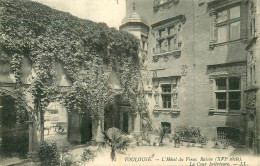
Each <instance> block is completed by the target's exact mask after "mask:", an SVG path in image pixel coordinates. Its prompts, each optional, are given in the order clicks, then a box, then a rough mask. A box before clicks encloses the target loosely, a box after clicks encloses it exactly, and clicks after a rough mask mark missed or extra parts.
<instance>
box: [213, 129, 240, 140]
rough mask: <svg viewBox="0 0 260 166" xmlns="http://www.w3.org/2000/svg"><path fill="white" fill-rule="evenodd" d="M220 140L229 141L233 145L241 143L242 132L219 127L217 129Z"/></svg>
mask: <svg viewBox="0 0 260 166" xmlns="http://www.w3.org/2000/svg"><path fill="white" fill-rule="evenodd" d="M217 135H218V139H221V140H226V139H227V140H229V141H230V142H231V143H237V142H239V138H240V137H239V136H240V131H239V130H238V129H235V128H230V127H218V128H217Z"/></svg>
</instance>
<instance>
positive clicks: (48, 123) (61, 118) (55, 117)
mask: <svg viewBox="0 0 260 166" xmlns="http://www.w3.org/2000/svg"><path fill="white" fill-rule="evenodd" d="M67 135H68V113H67V109H66V107H65V106H64V105H62V104H61V103H59V102H50V103H49V105H48V106H47V109H46V110H45V112H44V140H48V141H55V142H56V143H57V145H58V146H62V145H64V144H66V142H67V140H68V137H67Z"/></svg>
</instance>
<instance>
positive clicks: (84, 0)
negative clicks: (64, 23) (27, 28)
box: [34, 0, 126, 29]
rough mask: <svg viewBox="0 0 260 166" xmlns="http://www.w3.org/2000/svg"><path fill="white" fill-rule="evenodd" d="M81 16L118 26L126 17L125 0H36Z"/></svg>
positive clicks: (110, 25)
mask: <svg viewBox="0 0 260 166" xmlns="http://www.w3.org/2000/svg"><path fill="white" fill-rule="evenodd" d="M34 1H37V2H40V3H42V4H44V5H47V6H50V7H52V8H54V9H57V10H61V11H64V12H69V13H70V14H72V15H74V16H77V17H79V18H84V19H89V20H92V21H95V22H104V23H106V24H107V25H108V26H109V27H116V28H117V29H118V27H119V26H120V25H121V21H122V19H123V18H124V17H125V13H126V12H125V10H126V8H125V0H34Z"/></svg>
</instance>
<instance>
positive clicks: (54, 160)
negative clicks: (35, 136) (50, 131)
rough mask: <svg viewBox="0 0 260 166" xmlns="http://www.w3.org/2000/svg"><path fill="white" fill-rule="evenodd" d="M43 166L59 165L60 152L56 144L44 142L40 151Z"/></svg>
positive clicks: (39, 155)
mask: <svg viewBox="0 0 260 166" xmlns="http://www.w3.org/2000/svg"><path fill="white" fill-rule="evenodd" d="M38 157H39V159H40V162H41V165H44V166H45V165H50V166H52V165H53V166H56V165H59V159H60V152H59V150H58V148H57V145H56V143H55V142H49V141H43V142H42V143H41V144H40V146H39V149H38Z"/></svg>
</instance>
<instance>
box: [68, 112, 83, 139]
mask: <svg viewBox="0 0 260 166" xmlns="http://www.w3.org/2000/svg"><path fill="white" fill-rule="evenodd" d="M68 140H69V142H75V143H79V142H81V136H80V116H79V114H77V113H71V114H69V116H68Z"/></svg>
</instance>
